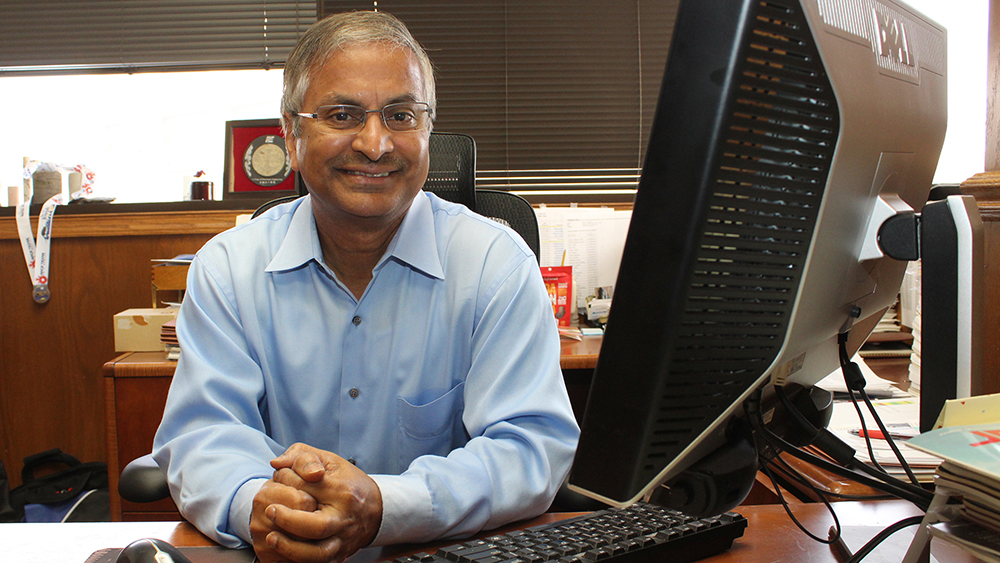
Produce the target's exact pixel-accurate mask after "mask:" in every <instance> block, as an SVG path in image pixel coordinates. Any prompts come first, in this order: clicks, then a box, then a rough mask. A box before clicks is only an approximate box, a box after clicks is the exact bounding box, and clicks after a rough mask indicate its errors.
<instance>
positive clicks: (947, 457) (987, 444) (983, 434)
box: [907, 423, 1000, 533]
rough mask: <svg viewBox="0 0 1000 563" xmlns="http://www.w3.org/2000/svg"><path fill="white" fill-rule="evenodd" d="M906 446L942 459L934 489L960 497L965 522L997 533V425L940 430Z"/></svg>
mask: <svg viewBox="0 0 1000 563" xmlns="http://www.w3.org/2000/svg"><path fill="white" fill-rule="evenodd" d="M907 443H908V445H909V446H910V447H912V448H915V449H917V450H920V451H922V452H926V453H929V454H932V455H935V456H937V457H939V458H942V459H944V462H942V463H941V466H940V467H939V468H938V473H937V475H938V478H937V481H936V486H937V487H942V488H945V489H948V490H951V491H954V492H955V493H957V494H958V495H959V496H961V498H962V508H961V510H960V512H961V514H962V516H963V517H964V518H965V519H967V520H969V521H971V522H974V523H976V524H978V525H980V526H982V527H984V528H986V529H988V530H990V531H992V532H994V533H1000V423H989V424H979V425H974V426H952V427H948V428H939V429H937V430H932V431H930V432H925V433H924V434H921V435H920V436H917V437H916V438H913V439H912V440H910V441H909V442H907Z"/></svg>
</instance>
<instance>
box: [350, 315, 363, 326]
mask: <svg viewBox="0 0 1000 563" xmlns="http://www.w3.org/2000/svg"><path fill="white" fill-rule="evenodd" d="M351 322H353V323H354V326H358V325H359V324H361V317H359V316H355V317H354V318H353V319H351Z"/></svg>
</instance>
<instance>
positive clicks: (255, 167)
mask: <svg viewBox="0 0 1000 563" xmlns="http://www.w3.org/2000/svg"><path fill="white" fill-rule="evenodd" d="M296 181H297V175H296V174H295V171H294V170H292V168H291V164H290V159H289V157H288V148H287V147H286V146H285V138H284V137H283V136H282V135H281V125H280V124H279V122H278V120H277V119H258V120H249V121H227V122H226V162H225V168H224V171H223V186H224V187H225V190H224V192H223V196H222V197H223V199H233V198H244V199H247V198H253V199H271V198H276V197H281V196H286V195H293V194H295V193H297V185H296Z"/></svg>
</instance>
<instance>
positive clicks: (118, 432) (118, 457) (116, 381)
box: [102, 352, 181, 522]
mask: <svg viewBox="0 0 1000 563" xmlns="http://www.w3.org/2000/svg"><path fill="white" fill-rule="evenodd" d="M175 365H176V364H175V362H168V361H167V360H166V353H165V352H128V353H126V354H123V355H121V356H119V357H117V358H115V359H114V360H111V361H110V362H108V363H106V364H104V369H103V372H102V374H103V376H104V393H105V408H106V411H107V434H108V481H109V483H108V484H109V485H110V488H111V518H112V520H115V521H126V522H128V521H140V520H180V519H181V517H180V514H179V513H178V512H177V506H175V505H174V502H173V501H172V500H170V499H169V498H168V499H165V500H162V501H157V502H151V503H145V504H140V503H134V502H129V501H127V500H122V499H121V497H120V496H118V476H119V475H120V474H121V471H122V469H124V468H125V466H126V465H128V463H129V462H130V461H132V460H133V459H135V458H137V457H141V456H144V455H146V454H148V453H149V452H150V450H152V448H153V436H154V435H155V434H156V428H157V427H158V426H159V425H160V419H161V418H162V417H163V406H164V405H165V404H166V402H167V391H168V390H169V389H170V380H171V379H173V376H174V367H175Z"/></svg>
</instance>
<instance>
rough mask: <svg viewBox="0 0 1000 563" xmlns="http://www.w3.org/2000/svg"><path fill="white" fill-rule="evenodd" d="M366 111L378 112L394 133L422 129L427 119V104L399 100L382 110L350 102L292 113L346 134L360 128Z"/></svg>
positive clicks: (428, 112)
mask: <svg viewBox="0 0 1000 563" xmlns="http://www.w3.org/2000/svg"><path fill="white" fill-rule="evenodd" d="M370 113H377V114H380V115H381V116H382V123H383V124H384V125H385V127H386V129H389V130H390V131H394V132H397V133H408V132H411V131H423V130H424V129H427V127H428V125H429V124H430V121H431V117H430V114H431V109H430V105H429V104H427V103H426V102H401V103H396V104H389V105H387V106H385V107H383V108H382V109H365V108H363V107H361V106H352V105H336V106H320V107H318V108H316V112H315V113H307V112H296V113H295V115H297V116H299V117H306V118H309V119H315V120H316V123H317V124H319V125H320V126H322V127H323V128H325V129H327V130H329V131H330V132H333V133H340V134H347V135H350V134H355V133H358V132H360V131H361V130H362V129H364V127H365V123H366V122H367V121H368V114H370Z"/></svg>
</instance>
